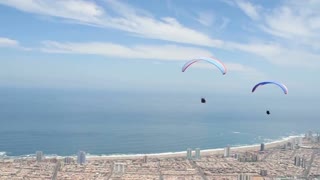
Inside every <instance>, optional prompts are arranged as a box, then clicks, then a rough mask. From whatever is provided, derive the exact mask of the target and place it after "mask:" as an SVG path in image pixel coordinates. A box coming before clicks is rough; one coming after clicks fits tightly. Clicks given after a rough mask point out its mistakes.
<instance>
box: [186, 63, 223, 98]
mask: <svg viewBox="0 0 320 180" xmlns="http://www.w3.org/2000/svg"><path fill="white" fill-rule="evenodd" d="M201 61H202V62H206V63H209V64H212V65H214V66H215V67H217V68H218V69H219V70H220V72H221V73H222V75H225V74H226V73H227V68H226V66H225V65H224V64H223V63H222V62H221V61H220V60H218V59H217V58H214V57H199V58H195V59H192V60H190V61H188V62H186V63H185V64H184V65H183V67H182V72H185V71H186V70H187V69H188V68H189V67H190V66H191V65H193V64H195V63H197V62H201ZM201 103H206V99H205V98H201Z"/></svg>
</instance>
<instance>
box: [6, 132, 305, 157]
mask: <svg viewBox="0 0 320 180" xmlns="http://www.w3.org/2000/svg"><path fill="white" fill-rule="evenodd" d="M303 136H304V135H303V134H301V135H292V136H288V137H283V138H282V139H278V140H274V141H270V142H263V143H264V144H265V149H269V148H274V147H277V146H279V145H281V144H283V143H286V142H288V141H291V140H293V139H294V138H298V137H303ZM259 148H260V144H252V145H240V146H230V151H231V153H233V152H234V151H237V152H245V151H254V150H257V151H258V150H259ZM194 149H195V148H193V149H192V150H193V151H194ZM223 153H224V148H215V149H203V150H201V156H210V155H217V154H223ZM1 156H2V158H9V159H29V158H30V159H32V158H35V154H29V155H21V156H7V155H6V153H5V152H1V153H0V158H1ZM45 156H46V158H48V159H50V158H57V159H63V158H66V157H71V158H77V155H75V154H73V155H70V156H59V155H56V154H51V155H45ZM144 156H148V157H151V158H174V157H185V156H186V150H185V151H178V152H163V153H145V154H110V155H104V154H101V155H91V154H90V153H88V154H87V156H86V157H87V159H88V160H101V159H105V160H115V159H119V160H123V159H139V158H142V157H144Z"/></svg>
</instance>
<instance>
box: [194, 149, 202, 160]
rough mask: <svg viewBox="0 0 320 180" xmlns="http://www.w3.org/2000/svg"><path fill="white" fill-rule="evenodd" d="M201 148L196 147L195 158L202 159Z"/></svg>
mask: <svg viewBox="0 0 320 180" xmlns="http://www.w3.org/2000/svg"><path fill="white" fill-rule="evenodd" d="M200 158H201V156H200V148H196V153H195V159H200Z"/></svg>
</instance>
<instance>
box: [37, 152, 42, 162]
mask: <svg viewBox="0 0 320 180" xmlns="http://www.w3.org/2000/svg"><path fill="white" fill-rule="evenodd" d="M36 159H37V161H38V162H40V161H42V160H43V152H42V151H36Z"/></svg>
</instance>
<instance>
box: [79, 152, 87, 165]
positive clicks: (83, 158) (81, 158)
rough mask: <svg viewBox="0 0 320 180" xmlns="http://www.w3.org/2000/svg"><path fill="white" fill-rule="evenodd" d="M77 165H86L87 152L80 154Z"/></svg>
mask: <svg viewBox="0 0 320 180" xmlns="http://www.w3.org/2000/svg"><path fill="white" fill-rule="evenodd" d="M77 163H78V164H85V163H86V152H84V151H79V152H78V157H77Z"/></svg>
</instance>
